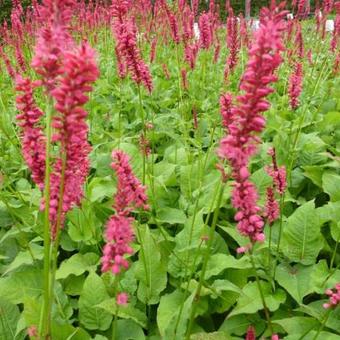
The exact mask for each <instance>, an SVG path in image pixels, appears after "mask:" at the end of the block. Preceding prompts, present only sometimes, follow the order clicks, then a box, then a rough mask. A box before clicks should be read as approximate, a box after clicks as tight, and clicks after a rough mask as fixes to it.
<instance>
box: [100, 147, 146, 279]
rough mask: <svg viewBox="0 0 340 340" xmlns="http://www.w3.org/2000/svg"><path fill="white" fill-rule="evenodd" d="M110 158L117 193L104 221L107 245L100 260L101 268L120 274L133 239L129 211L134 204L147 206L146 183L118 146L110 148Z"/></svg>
mask: <svg viewBox="0 0 340 340" xmlns="http://www.w3.org/2000/svg"><path fill="white" fill-rule="evenodd" d="M112 159H113V162H112V164H111V167H112V169H114V170H115V172H116V175H117V193H116V195H115V203H114V206H113V207H114V209H115V210H116V213H115V214H114V215H113V216H111V218H110V219H109V221H108V222H107V224H106V231H105V240H106V245H105V246H104V249H103V256H102V259H101V261H102V271H103V272H106V271H111V272H112V273H113V274H119V273H120V272H121V271H122V269H127V268H128V266H129V262H128V261H127V260H126V259H125V256H126V255H129V254H132V253H133V250H132V248H131V243H132V241H133V240H134V233H133V229H132V223H133V221H134V219H133V217H131V216H129V215H130V213H131V211H132V210H133V209H134V208H143V209H148V205H147V203H146V201H147V196H146V194H145V187H143V186H142V184H141V183H140V181H139V180H138V179H137V178H136V177H135V175H134V174H133V172H132V169H131V166H130V164H129V157H128V155H126V154H125V153H124V152H123V151H120V150H118V151H113V152H112Z"/></svg>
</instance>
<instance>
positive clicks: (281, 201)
mask: <svg viewBox="0 0 340 340" xmlns="http://www.w3.org/2000/svg"><path fill="white" fill-rule="evenodd" d="M284 201H285V193H283V194H282V195H281V197H280V225H279V238H278V240H277V246H276V258H275V263H274V274H273V282H274V283H275V277H276V268H277V262H278V256H279V251H280V245H281V239H282V231H283V207H284Z"/></svg>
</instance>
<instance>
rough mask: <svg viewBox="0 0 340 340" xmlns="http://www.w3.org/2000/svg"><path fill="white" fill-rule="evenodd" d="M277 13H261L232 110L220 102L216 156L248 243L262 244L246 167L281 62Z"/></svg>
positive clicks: (280, 28) (279, 16)
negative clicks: (226, 171)
mask: <svg viewBox="0 0 340 340" xmlns="http://www.w3.org/2000/svg"><path fill="white" fill-rule="evenodd" d="M279 10H280V8H278V9H277V10H272V11H271V10H269V9H268V8H265V9H263V10H262V12H261V25H260V28H259V30H258V31H257V32H256V33H255V39H254V42H253V44H252V46H251V48H250V51H249V61H248V64H247V67H246V71H245V73H244V74H243V77H242V79H241V83H240V89H241V90H242V91H243V94H241V95H239V96H237V103H235V104H234V105H233V106H232V107H230V105H231V99H230V97H227V98H222V99H221V103H222V107H223V112H222V115H223V123H224V126H225V127H226V130H227V135H226V136H225V137H224V138H222V140H221V142H220V147H219V149H218V155H219V156H220V158H222V159H226V160H228V161H229V164H230V166H231V168H232V177H233V178H234V180H235V184H234V189H233V191H232V205H233V206H234V208H235V209H237V213H236V216H235V219H236V220H237V222H238V223H237V228H238V231H239V232H240V234H242V235H244V236H248V237H249V238H250V240H251V243H255V242H263V240H264V234H263V226H264V222H263V220H262V217H261V216H260V215H259V211H260V207H258V206H257V204H256V202H257V200H258V193H257V190H256V187H255V185H254V184H253V183H251V182H250V181H249V176H250V173H249V169H248V164H249V161H250V158H251V157H252V156H253V155H254V154H255V153H256V149H257V144H258V143H259V142H260V137H259V136H258V134H259V133H261V132H262V131H263V129H264V127H265V118H264V117H263V116H262V112H264V111H266V110H268V108H269V107H270V104H269V102H268V101H267V99H266V96H267V95H268V94H270V93H272V92H273V89H272V88H270V87H269V84H270V83H272V82H276V81H277V77H276V76H275V75H274V72H275V70H276V69H277V68H278V67H279V65H280V64H281V62H282V57H281V52H282V51H283V50H284V46H283V43H282V35H283V32H284V29H285V24H284V20H283V18H284V16H285V15H286V13H287V12H286V11H282V12H279ZM224 107H225V108H224ZM280 189H281V187H280Z"/></svg>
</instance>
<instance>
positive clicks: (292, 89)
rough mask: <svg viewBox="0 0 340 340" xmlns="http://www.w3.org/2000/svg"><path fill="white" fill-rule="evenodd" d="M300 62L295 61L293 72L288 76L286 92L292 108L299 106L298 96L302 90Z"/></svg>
mask: <svg viewBox="0 0 340 340" xmlns="http://www.w3.org/2000/svg"><path fill="white" fill-rule="evenodd" d="M302 79H303V73H302V63H301V62H297V63H296V64H295V65H294V69H293V72H292V74H291V76H290V77H289V85H288V94H289V104H290V107H291V108H292V109H293V110H296V109H297V108H298V107H299V104H300V100H299V97H300V95H301V92H302Z"/></svg>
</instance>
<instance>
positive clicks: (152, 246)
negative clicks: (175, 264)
mask: <svg viewBox="0 0 340 340" xmlns="http://www.w3.org/2000/svg"><path fill="white" fill-rule="evenodd" d="M137 228H139V234H140V236H141V239H140V240H139V242H140V244H141V250H140V251H139V259H138V265H137V268H136V277H137V279H138V280H139V286H138V291H137V296H138V298H139V300H141V301H142V302H143V303H145V304H156V303H158V302H159V299H160V293H161V292H162V291H163V290H164V289H165V287H166V283H167V271H166V265H165V263H164V261H162V258H161V252H160V249H159V245H158V244H157V243H156V241H155V240H154V239H153V237H152V235H151V233H150V230H149V228H148V226H138V227H137Z"/></svg>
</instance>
